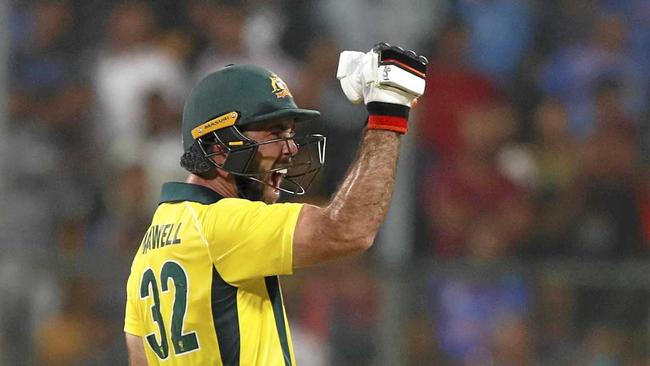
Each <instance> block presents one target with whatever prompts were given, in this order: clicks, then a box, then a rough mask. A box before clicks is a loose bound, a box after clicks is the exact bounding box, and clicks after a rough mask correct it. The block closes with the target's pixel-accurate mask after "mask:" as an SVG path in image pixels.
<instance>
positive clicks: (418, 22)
mask: <svg viewBox="0 0 650 366" xmlns="http://www.w3.org/2000/svg"><path fill="white" fill-rule="evenodd" d="M0 7H1V9H0V27H1V30H0V58H1V60H0V70H1V71H0V100H1V103H0V105H1V108H2V110H1V112H0V121H1V123H0V142H1V143H0V166H1V169H0V171H1V172H2V174H0V207H1V209H0V238H1V242H2V244H1V246H0V365H117V364H125V362H126V356H125V346H124V342H123V333H122V315H123V301H124V296H125V295H124V284H125V281H126V277H127V274H128V268H129V265H130V261H131V258H132V253H133V251H134V249H135V248H136V247H137V246H138V245H139V242H140V240H141V237H142V235H143V233H144V230H145V228H146V226H147V222H148V220H149V218H150V214H151V213H152V211H153V210H154V207H155V202H156V198H157V194H158V192H159V186H160V184H161V182H163V181H165V180H172V179H183V177H184V173H183V171H182V170H181V168H180V167H179V165H178V157H179V156H180V153H181V145H180V138H179V131H178V129H179V121H180V112H181V108H182V102H183V99H184V97H185V95H186V94H187V92H188V88H189V87H190V86H191V85H192V84H194V83H195V82H196V81H197V80H198V79H199V78H200V77H201V76H202V75H205V74H206V73H207V72H209V71H210V70H214V69H215V68H217V67H220V66H223V65H226V64H228V63H244V62H247V63H256V64H261V65H263V66H266V67H268V68H271V69H272V70H274V71H275V72H276V73H278V74H279V75H280V76H281V77H283V78H284V79H285V81H287V83H288V85H289V86H290V88H291V90H292V92H293V95H294V96H295V98H296V100H297V103H298V104H299V105H301V106H304V107H307V108H316V109H320V110H321V111H322V118H321V119H320V121H319V122H317V123H315V124H313V125H311V126H309V127H306V126H305V128H306V129H308V130H310V131H318V132H323V133H325V134H326V135H327V136H328V137H329V140H328V144H329V146H328V154H327V166H326V167H325V169H324V171H322V174H321V178H320V179H319V180H318V181H317V182H316V183H315V185H314V186H313V187H312V191H311V193H310V194H309V195H308V196H307V197H305V198H304V199H305V200H308V201H310V202H325V201H326V200H327V197H328V195H329V194H331V193H332V192H333V191H334V190H335V189H336V186H337V184H338V182H339V181H340V178H341V177H342V175H343V174H344V173H345V170H346V168H347V166H348V164H349V163H350V161H351V160H352V158H353V156H354V149H355V146H356V145H357V141H358V137H359V133H360V131H361V128H362V123H363V118H364V111H363V108H359V107H352V106H350V105H349V104H348V103H347V101H346V100H345V99H344V97H343V94H342V93H341V92H340V91H339V88H338V85H337V82H336V80H335V78H334V75H335V69H336V63H337V57H338V54H339V52H340V51H341V50H343V49H355V50H363V49H367V48H369V47H370V46H371V45H372V44H374V43H375V42H377V41H388V42H391V43H396V44H399V45H403V46H405V47H408V48H413V49H415V50H418V51H420V52H422V53H424V54H426V55H428V56H429V58H430V60H431V64H430V68H429V77H428V81H427V92H426V94H425V96H424V97H423V98H421V100H420V102H419V104H418V106H417V109H416V110H415V112H414V113H415V116H414V118H413V123H412V128H411V132H410V134H409V135H407V137H406V138H405V143H404V149H403V152H402V158H401V161H400V170H399V179H398V184H397V192H396V194H395V196H394V200H393V204H392V208H391V212H390V214H389V217H388V220H387V222H386V223H385V225H384V227H383V228H382V232H381V235H380V237H379V239H378V241H377V244H376V245H375V247H373V249H372V250H371V251H370V253H369V254H367V255H363V256H360V257H358V258H353V259H350V260H344V261H339V262H337V263H335V264H332V265H329V266H323V267H319V268H314V269H310V270H304V271H299V272H298V274H296V275H295V276H293V277H288V278H285V279H284V280H283V286H284V296H285V303H286V307H287V311H288V314H289V317H290V319H291V326H292V329H291V330H292V333H293V338H294V342H295V348H296V353H297V356H298V359H299V364H300V365H303V366H309V365H355V366H356V365H503V366H515V365H517V366H519V365H588V366H604V365H606V366H610V365H611V366H615V365H621V366H623V365H625V366H641V365H648V364H649V363H650V314H649V311H650V262H649V261H648V253H649V251H650V245H649V243H650V174H649V171H648V168H649V165H648V164H649V163H650V159H648V156H649V155H648V149H649V147H650V134H649V133H648V127H649V126H650V119H649V115H650V103H648V101H649V94H648V89H649V87H650V77H649V75H650V1H648V0H609V1H608V0H602V1H599V0H544V1H542V0H539V1H532V0H531V1H525V0H377V1H368V0H320V1H317V0H305V1H290V0H285V1H282V0H276V1H272V0H250V1H206V0H195V1H171V0H159V1H149V2H133V1H128V2H118V1H105V0H101V1H100V0H69V1H35V0H34V1H27V0H24V1H21V0H15V1H9V0H4V1H0Z"/></svg>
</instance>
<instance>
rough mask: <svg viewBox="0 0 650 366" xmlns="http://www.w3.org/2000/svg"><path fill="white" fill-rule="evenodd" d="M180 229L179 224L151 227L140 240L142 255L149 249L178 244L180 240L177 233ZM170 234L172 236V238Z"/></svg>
mask: <svg viewBox="0 0 650 366" xmlns="http://www.w3.org/2000/svg"><path fill="white" fill-rule="evenodd" d="M180 229H181V223H180V222H178V223H175V224H161V225H151V226H150V227H149V230H147V233H146V234H145V235H144V239H142V243H141V244H140V245H141V246H142V254H145V253H147V251H149V250H151V249H158V248H162V247H164V246H167V245H174V244H180V243H181V239H180V238H179V237H178V232H179V231H180ZM172 233H174V235H173V236H172Z"/></svg>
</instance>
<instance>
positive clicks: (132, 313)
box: [124, 271, 145, 337]
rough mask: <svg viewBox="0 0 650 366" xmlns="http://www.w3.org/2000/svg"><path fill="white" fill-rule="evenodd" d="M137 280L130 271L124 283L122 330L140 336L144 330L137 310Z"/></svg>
mask: <svg viewBox="0 0 650 366" xmlns="http://www.w3.org/2000/svg"><path fill="white" fill-rule="evenodd" d="M137 281H138V280H137V278H136V276H134V273H133V271H132V272H131V274H130V275H129V280H128V281H127V284H126V311H125V315H124V332H126V333H129V334H133V335H136V336H140V337H142V336H144V334H145V330H144V327H143V325H142V319H140V315H139V314H140V312H139V311H138V300H139V298H140V297H139V296H138V284H137Z"/></svg>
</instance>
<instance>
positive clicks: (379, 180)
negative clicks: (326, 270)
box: [293, 44, 426, 268]
mask: <svg viewBox="0 0 650 366" xmlns="http://www.w3.org/2000/svg"><path fill="white" fill-rule="evenodd" d="M425 66H426V59H425V58H423V57H418V56H417V55H416V54H415V53H414V52H412V51H404V50H402V49H400V48H396V47H390V46H388V45H385V44H381V45H378V46H376V47H375V48H373V50H371V51H370V52H368V53H365V54H364V53H360V52H349V51H345V52H343V53H342V54H341V60H340V62H339V72H338V75H337V76H338V77H339V79H341V85H342V87H343V90H344V92H345V94H346V96H347V97H348V99H350V101H352V102H353V103H359V102H361V101H363V102H365V103H366V107H367V109H368V114H369V116H368V125H367V129H366V131H365V134H364V136H363V138H362V141H361V146H360V149H359V154H358V156H357V159H356V161H355V162H354V163H353V165H352V167H351V168H350V170H349V172H348V174H347V176H346V177H345V179H344V181H343V184H342V185H341V187H340V188H339V190H338V192H337V193H336V194H335V195H334V197H333V199H332V201H331V202H330V203H329V204H328V205H327V206H326V207H317V206H312V205H305V206H304V207H303V209H302V210H301V212H300V216H299V218H298V224H297V226H296V231H295V234H294V250H293V266H294V267H295V268H298V267H305V266H309V265H313V264H317V263H321V262H324V261H327V260H331V259H335V258H339V257H344V256H348V255H351V254H354V253H358V252H361V251H364V250H366V249H368V248H369V247H370V246H371V245H372V243H373V241H374V239H375V236H376V235H377V231H378V230H379V226H380V225H381V223H382V222H383V220H384V218H385V216H386V212H387V211H388V206H389V203H390V200H391V196H392V193H393V187H394V184H395V174H396V169H397V160H398V156H399V146H400V136H401V134H403V133H405V132H406V130H407V120H408V113H409V108H410V106H411V103H412V101H413V100H414V99H415V98H417V97H418V96H420V95H421V94H422V92H423V90H424V69H425Z"/></svg>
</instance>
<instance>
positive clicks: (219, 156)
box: [208, 144, 228, 165]
mask: <svg viewBox="0 0 650 366" xmlns="http://www.w3.org/2000/svg"><path fill="white" fill-rule="evenodd" d="M209 148H210V151H208V153H210V154H214V155H213V156H212V157H210V159H212V160H213V161H214V162H215V163H217V164H219V165H223V164H224V162H225V161H226V157H228V149H227V148H226V147H225V146H224V145H222V144H212V145H210V147H209Z"/></svg>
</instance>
